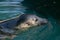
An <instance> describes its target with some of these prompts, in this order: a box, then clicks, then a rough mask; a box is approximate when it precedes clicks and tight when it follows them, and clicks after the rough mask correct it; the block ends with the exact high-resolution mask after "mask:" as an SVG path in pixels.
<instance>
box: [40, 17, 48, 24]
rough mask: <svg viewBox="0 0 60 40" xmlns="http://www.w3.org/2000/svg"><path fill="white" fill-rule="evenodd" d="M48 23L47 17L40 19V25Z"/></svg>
mask: <svg viewBox="0 0 60 40" xmlns="http://www.w3.org/2000/svg"><path fill="white" fill-rule="evenodd" d="M47 23H48V20H47V19H45V18H41V20H40V25H45V24H47Z"/></svg>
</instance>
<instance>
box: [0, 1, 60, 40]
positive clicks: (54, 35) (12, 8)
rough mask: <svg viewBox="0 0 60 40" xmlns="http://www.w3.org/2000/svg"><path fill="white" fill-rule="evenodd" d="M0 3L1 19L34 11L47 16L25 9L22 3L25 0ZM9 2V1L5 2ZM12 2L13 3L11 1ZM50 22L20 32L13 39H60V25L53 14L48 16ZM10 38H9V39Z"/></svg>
mask: <svg viewBox="0 0 60 40" xmlns="http://www.w3.org/2000/svg"><path fill="white" fill-rule="evenodd" d="M1 1H2V2H4V3H0V5H1V6H0V20H5V19H10V18H12V17H16V16H17V15H19V14H21V12H26V13H34V14H37V15H39V16H41V17H45V16H43V15H41V14H38V13H37V12H35V11H32V10H25V9H26V7H24V6H22V4H21V3H20V2H21V1H23V0H1ZM5 2H7V3H5ZM9 2H12V3H9ZM47 19H48V20H49V22H50V24H49V25H48V24H47V25H44V26H39V27H33V28H30V29H28V30H26V31H22V32H20V33H19V34H18V35H17V37H15V38H14V39H13V40H60V26H59V25H58V23H57V21H56V20H55V19H54V18H52V17H51V16H47ZM8 40H9V39H8Z"/></svg>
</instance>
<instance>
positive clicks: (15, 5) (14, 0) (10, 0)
mask: <svg viewBox="0 0 60 40" xmlns="http://www.w3.org/2000/svg"><path fill="white" fill-rule="evenodd" d="M22 1H23V0H5V1H4V0H3V1H2V2H0V20H6V19H10V18H12V17H16V16H18V15H20V14H22V13H24V11H25V7H24V6H22V4H21V2H22Z"/></svg>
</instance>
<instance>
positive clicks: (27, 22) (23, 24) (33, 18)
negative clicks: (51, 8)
mask: <svg viewBox="0 0 60 40" xmlns="http://www.w3.org/2000/svg"><path fill="white" fill-rule="evenodd" d="M47 23H48V20H47V19H45V18H41V17H39V16H37V15H35V14H23V15H21V16H20V17H19V21H18V24H17V25H18V27H17V28H18V29H27V28H30V27H33V26H40V25H44V24H47Z"/></svg>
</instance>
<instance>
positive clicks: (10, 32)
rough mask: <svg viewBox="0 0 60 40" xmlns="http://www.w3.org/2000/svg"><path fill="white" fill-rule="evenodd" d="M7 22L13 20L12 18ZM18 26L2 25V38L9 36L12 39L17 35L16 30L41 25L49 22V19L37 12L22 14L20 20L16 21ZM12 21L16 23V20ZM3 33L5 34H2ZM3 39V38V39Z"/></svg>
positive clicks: (0, 29) (0, 27)
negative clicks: (38, 14)
mask: <svg viewBox="0 0 60 40" xmlns="http://www.w3.org/2000/svg"><path fill="white" fill-rule="evenodd" d="M6 22H7V24H8V22H11V20H8V21H6ZM16 22H17V23H16V26H14V27H13V26H12V27H10V26H9V27H7V28H6V27H4V26H0V31H1V33H0V35H3V36H1V37H0V39H2V38H3V39H5V38H6V36H7V37H9V38H10V39H13V38H14V37H16V34H15V33H16V32H17V30H16V29H18V30H20V31H21V30H26V29H28V28H30V27H35V26H40V25H44V24H47V23H48V20H47V19H45V18H41V17H39V16H37V15H35V14H22V15H21V16H19V18H18V21H16ZM12 23H15V21H14V22H13V21H12ZM12 25H13V24H12ZM2 33H3V34H2ZM3 39H2V40H3Z"/></svg>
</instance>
